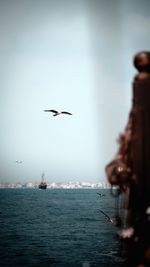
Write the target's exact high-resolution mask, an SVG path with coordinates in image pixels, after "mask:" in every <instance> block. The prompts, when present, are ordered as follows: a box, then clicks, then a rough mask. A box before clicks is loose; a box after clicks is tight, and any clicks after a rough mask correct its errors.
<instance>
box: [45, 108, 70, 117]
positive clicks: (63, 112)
mask: <svg viewBox="0 0 150 267" xmlns="http://www.w3.org/2000/svg"><path fill="white" fill-rule="evenodd" d="M44 111H45V112H53V113H54V114H53V116H58V115H60V114H67V115H72V113H70V112H67V111H57V110H54V109H46V110H44Z"/></svg>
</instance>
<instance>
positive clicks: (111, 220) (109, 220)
mask: <svg viewBox="0 0 150 267" xmlns="http://www.w3.org/2000/svg"><path fill="white" fill-rule="evenodd" d="M100 212H101V213H103V214H104V215H105V216H106V218H107V221H108V222H111V223H113V222H114V219H113V218H110V217H109V216H108V215H107V214H106V213H105V212H104V211H102V210H100Z"/></svg>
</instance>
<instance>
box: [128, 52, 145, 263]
mask: <svg viewBox="0 0 150 267" xmlns="http://www.w3.org/2000/svg"><path fill="white" fill-rule="evenodd" d="M134 65H135V67H136V68H137V69H138V71H139V74H137V75H136V76H135V78H134V82H133V111H132V112H133V125H132V136H131V151H132V157H131V162H132V163H131V165H132V166H131V167H132V177H131V181H130V184H129V189H130V191H129V196H128V197H129V202H128V207H127V218H126V224H127V226H128V227H132V228H133V230H134V234H133V236H132V238H131V240H130V243H129V245H128V254H127V255H128V258H129V262H130V261H132V262H135V264H134V265H133V263H132V265H131V266H138V265H140V264H143V267H145V266H150V53H149V52H141V53H138V54H137V55H135V57H134Z"/></svg>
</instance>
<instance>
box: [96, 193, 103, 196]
mask: <svg viewBox="0 0 150 267" xmlns="http://www.w3.org/2000/svg"><path fill="white" fill-rule="evenodd" d="M97 194H98V195H99V196H100V197H104V196H105V194H101V193H97Z"/></svg>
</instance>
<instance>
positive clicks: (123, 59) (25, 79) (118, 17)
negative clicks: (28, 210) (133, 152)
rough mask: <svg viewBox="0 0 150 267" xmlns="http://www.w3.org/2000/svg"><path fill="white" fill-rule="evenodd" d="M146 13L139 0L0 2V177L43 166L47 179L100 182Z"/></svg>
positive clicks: (18, 177)
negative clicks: (58, 112) (62, 112)
mask: <svg viewBox="0 0 150 267" xmlns="http://www.w3.org/2000/svg"><path fill="white" fill-rule="evenodd" d="M149 10H150V1H148V0H147V1H146V0H145V1H144V0H143V1H142V2H141V1H138V0H135V1H130V0H126V1H124V0H118V1H117V0H113V1H112V0H68V1H67V0H60V1H58V0H6V1H4V0H0V58H1V60H0V88H1V98H0V106H1V116H0V124H1V131H0V146H1V149H0V161H1V169H0V182H5V181H6V182H29V181H31V182H36V181H37V182H38V181H40V179H41V174H42V172H43V171H44V172H45V178H46V180H47V182H49V183H50V182H53V181H56V182H64V181H70V180H72V181H77V180H78V181H90V182H92V181H93V182H101V181H106V177H105V166H106V164H107V163H109V161H111V160H112V157H113V156H114V155H115V154H116V152H117V150H118V145H117V143H116V139H117V138H118V135H119V133H120V132H122V131H124V128H125V126H126V123H127V118H128V114H129V111H130V108H131V105H132V81H133V77H134V75H135V74H136V69H135V68H134V66H133V63H132V60H133V56H134V55H135V54H136V53H137V52H139V51H143V50H148V51H149V50H150V16H149ZM44 109H58V110H67V111H69V112H72V113H73V116H67V115H60V116H57V117H53V116H52V114H49V113H45V112H43V110H44ZM16 160H22V161H23V163H22V164H16V163H15V161H16Z"/></svg>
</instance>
